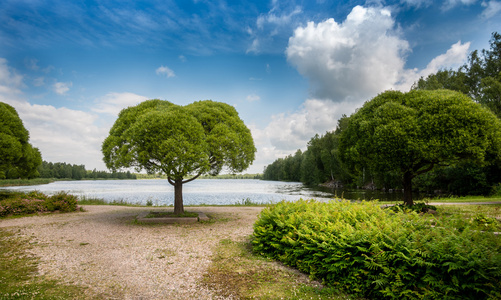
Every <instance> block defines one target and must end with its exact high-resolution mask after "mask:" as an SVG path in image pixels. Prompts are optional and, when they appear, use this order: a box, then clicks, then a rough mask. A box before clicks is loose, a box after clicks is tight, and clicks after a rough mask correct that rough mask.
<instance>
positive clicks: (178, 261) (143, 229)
mask: <svg viewBox="0 0 501 300" xmlns="http://www.w3.org/2000/svg"><path fill="white" fill-rule="evenodd" d="M84 209H85V212H75V213H67V214H50V215H42V216H33V217H24V218H18V219H8V220H1V221H0V227H1V228H4V229H7V230H9V231H12V232H15V233H16V234H17V235H19V236H22V237H28V238H29V241H30V243H31V244H32V245H34V247H33V248H32V249H31V250H30V251H31V252H32V253H33V254H34V255H36V256H37V257H39V258H40V259H41V260H40V264H39V269H40V273H41V274H44V275H46V276H47V277H49V278H53V279H57V280H60V281H62V282H65V283H71V284H77V285H81V286H84V287H87V289H86V295H87V296H89V297H98V298H107V299H217V297H215V296H214V295H212V294H211V291H210V290H208V289H207V288H205V287H204V286H203V285H202V284H201V283H200V280H201V278H202V276H203V274H204V273H205V271H206V270H207V267H208V266H209V265H210V263H211V256H212V251H213V249H214V248H215V246H216V245H217V243H218V242H219V241H220V240H222V239H231V240H235V241H239V240H243V239H246V238H247V237H248V236H250V235H251V234H252V225H253V224H254V221H255V220H256V218H257V216H258V214H259V212H260V211H261V209H262V208H261V207H238V206H234V207H189V208H187V209H186V210H187V211H190V212H204V213H205V214H206V215H208V216H209V217H211V218H212V220H211V221H210V222H206V223H197V224H187V225H173V224H158V225H149V224H148V225H145V224H138V223H137V222H136V217H137V216H138V215H139V214H140V213H142V212H144V211H148V210H162V209H161V208H145V207H121V206H94V205H89V206H84ZM163 210H166V208H163Z"/></svg>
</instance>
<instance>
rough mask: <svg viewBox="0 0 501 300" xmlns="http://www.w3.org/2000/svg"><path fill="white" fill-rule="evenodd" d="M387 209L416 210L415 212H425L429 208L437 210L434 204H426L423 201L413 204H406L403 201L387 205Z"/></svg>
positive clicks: (397, 210) (395, 210)
mask: <svg viewBox="0 0 501 300" xmlns="http://www.w3.org/2000/svg"><path fill="white" fill-rule="evenodd" d="M388 209H389V210H392V211H394V212H416V213H427V212H429V211H430V210H434V211H436V210H437V207H436V206H433V205H428V204H427V203H425V202H419V203H414V205H407V204H405V203H402V204H396V205H392V206H389V207H388Z"/></svg>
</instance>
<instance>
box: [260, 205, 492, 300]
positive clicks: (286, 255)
mask: <svg viewBox="0 0 501 300" xmlns="http://www.w3.org/2000/svg"><path fill="white" fill-rule="evenodd" d="M435 223H436V226H435V227H431V226H430V223H429V220H428V219H427V218H423V217H420V216H419V215H417V214H416V213H406V214H401V213H394V212H391V211H389V210H383V209H381V208H380V207H379V205H378V204H377V203H369V202H363V203H361V204H353V203H349V202H334V201H332V202H329V203H322V202H315V201H312V200H310V201H303V200H301V201H298V202H294V203H290V202H280V203H278V204H277V205H275V206H271V207H269V208H267V209H265V210H263V211H262V212H261V214H260V216H259V219H258V220H257V221H256V223H255V225H254V234H253V241H252V245H253V249H254V251H255V252H257V253H260V254H262V255H265V256H267V257H270V258H273V259H277V260H280V261H282V262H284V263H285V264H287V265H290V266H293V267H296V268H298V269H299V270H301V271H303V272H306V273H308V274H310V276H311V277H314V278H318V279H321V280H323V281H324V282H325V283H326V284H327V285H329V286H332V287H336V288H340V289H344V290H345V291H346V292H348V293H350V294H354V295H358V296H362V297H366V298H370V299H422V298H424V299H488V298H492V299H495V298H499V297H500V296H501V291H500V289H499V287H500V284H501V282H500V278H501V254H500V250H501V241H500V240H499V238H498V237H496V236H494V235H492V234H491V233H482V232H480V231H478V230H474V229H473V228H472V227H471V226H470V222H468V221H465V220H462V219H458V218H451V219H445V220H436V222H435ZM458 227H460V229H461V230H457V228H458Z"/></svg>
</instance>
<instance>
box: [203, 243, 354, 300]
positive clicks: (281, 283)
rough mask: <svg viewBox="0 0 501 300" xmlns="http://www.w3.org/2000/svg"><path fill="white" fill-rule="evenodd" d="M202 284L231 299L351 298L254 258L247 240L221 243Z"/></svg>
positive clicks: (291, 271) (274, 264) (276, 265)
mask: <svg viewBox="0 0 501 300" xmlns="http://www.w3.org/2000/svg"><path fill="white" fill-rule="evenodd" d="M203 283H204V284H205V285H206V286H208V287H209V288H210V289H211V290H213V291H214V292H215V293H216V294H217V295H218V296H221V297H232V298H234V299H251V298H252V299H254V298H256V299H353V298H350V297H349V296H347V295H344V294H340V293H339V292H337V290H335V289H332V288H326V287H323V286H322V285H320V284H319V283H316V282H311V281H309V280H306V279H305V277H304V276H302V275H301V274H300V273H299V272H297V271H294V270H292V269H289V268H286V267H283V266H282V265H280V264H278V263H276V262H274V261H271V260H268V259H265V258H263V257H261V256H256V255H255V254H253V253H252V252H251V247H250V244H249V242H248V241H246V242H235V241H232V240H229V239H224V240H221V241H220V243H219V245H218V247H217V249H216V251H215V254H214V256H213V258H212V264H211V266H210V267H209V269H208V271H207V273H206V274H205V275H204V277H203Z"/></svg>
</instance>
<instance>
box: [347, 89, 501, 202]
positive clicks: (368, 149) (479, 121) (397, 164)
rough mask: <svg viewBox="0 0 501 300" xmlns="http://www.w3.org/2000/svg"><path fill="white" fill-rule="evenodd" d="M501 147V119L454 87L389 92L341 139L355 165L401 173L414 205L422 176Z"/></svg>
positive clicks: (497, 153) (356, 115)
mask: <svg viewBox="0 0 501 300" xmlns="http://www.w3.org/2000/svg"><path fill="white" fill-rule="evenodd" d="M500 149H501V122H500V120H499V119H498V118H497V117H496V116H495V115H494V114H493V113H492V112H491V111H489V110H488V109H486V108H484V107H482V106H481V105H480V104H478V103H475V102H474V101H472V100H471V98H469V97H468V96H466V95H464V94H462V93H459V92H454V91H450V90H435V91H428V90H415V91H411V92H409V93H401V92H398V91H387V92H384V93H382V94H380V95H378V96H376V97H375V98H373V99H372V100H370V101H367V102H366V103H365V104H364V105H363V107H362V108H360V109H359V110H358V111H357V112H355V113H354V114H353V115H352V116H351V117H350V118H349V124H348V126H347V128H346V129H345V130H343V132H342V136H341V141H340V151H341V154H342V158H343V160H345V161H347V162H349V163H351V164H352V165H354V166H358V167H359V168H362V167H367V168H369V169H371V170H373V171H375V172H379V173H384V172H395V171H396V172H398V173H399V174H400V176H401V178H402V183H403V187H404V202H405V203H406V204H408V205H412V204H413V200H412V193H411V192H412V179H413V178H415V177H416V176H418V175H420V174H423V173H426V172H429V171H431V170H433V169H434V168H435V167H437V166H441V165H447V164H454V163H457V162H458V161H461V160H466V159H468V160H472V161H476V162H479V163H483V162H484V161H485V157H486V156H491V157H493V156H494V157H498V158H499V156H500Z"/></svg>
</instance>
